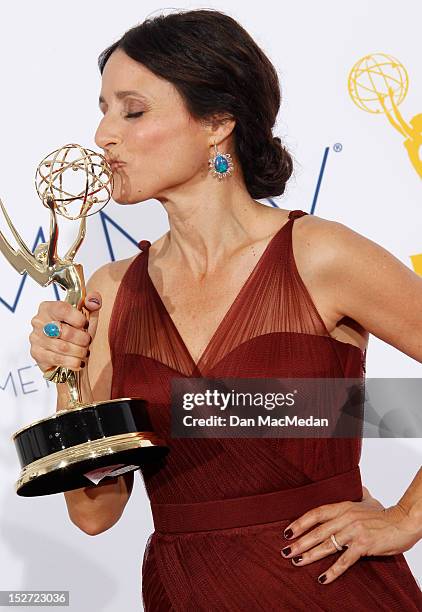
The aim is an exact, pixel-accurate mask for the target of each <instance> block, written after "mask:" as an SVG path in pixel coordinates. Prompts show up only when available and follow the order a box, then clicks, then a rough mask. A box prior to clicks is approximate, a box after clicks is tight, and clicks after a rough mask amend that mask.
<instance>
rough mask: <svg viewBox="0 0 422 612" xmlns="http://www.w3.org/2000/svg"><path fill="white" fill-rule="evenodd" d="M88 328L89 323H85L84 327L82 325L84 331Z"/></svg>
mask: <svg viewBox="0 0 422 612" xmlns="http://www.w3.org/2000/svg"><path fill="white" fill-rule="evenodd" d="M88 327H89V321H87V322H86V323H85V325H84V329H88Z"/></svg>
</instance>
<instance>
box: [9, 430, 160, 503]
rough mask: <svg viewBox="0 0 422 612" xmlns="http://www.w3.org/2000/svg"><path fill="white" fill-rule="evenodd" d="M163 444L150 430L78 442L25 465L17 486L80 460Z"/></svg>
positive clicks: (17, 488) (17, 487)
mask: <svg viewBox="0 0 422 612" xmlns="http://www.w3.org/2000/svg"><path fill="white" fill-rule="evenodd" d="M163 444H164V443H163V441H162V440H161V439H160V438H159V437H158V436H157V435H156V434H155V433H154V432H150V431H148V432H133V433H125V434H119V435H116V436H110V437H108V438H100V439H99V440H92V441H90V442H84V443H83V444H78V445H77V446H72V447H71V448H67V449H64V450H61V451H58V452H56V453H52V454H51V455H48V456H47V457H42V458H41V459H37V460H36V461H33V462H32V463H30V464H29V465H27V466H25V467H24V468H23V469H22V472H21V475H20V477H19V479H18V480H17V482H16V487H15V488H16V491H18V490H19V489H20V488H21V487H22V486H23V485H25V484H28V482H30V481H31V480H33V479H34V478H38V477H39V476H43V475H45V474H49V473H50V472H53V471H55V470H58V469H62V468H65V467H67V466H68V465H72V464H74V463H78V462H80V461H85V460H87V459H95V458H96V457H102V456H104V455H110V457H112V456H113V455H114V454H115V453H116V452H121V451H126V450H132V449H135V448H142V447H147V446H161V445H163ZM107 451H108V452H107ZM87 484H88V483H87Z"/></svg>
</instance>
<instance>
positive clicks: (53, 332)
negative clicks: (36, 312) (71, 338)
mask: <svg viewBox="0 0 422 612" xmlns="http://www.w3.org/2000/svg"><path fill="white" fill-rule="evenodd" d="M42 330H43V332H44V334H45V335H46V336H47V337H48V338H60V336H61V335H62V323H61V321H49V323H46V324H45V325H44V327H43V328H42Z"/></svg>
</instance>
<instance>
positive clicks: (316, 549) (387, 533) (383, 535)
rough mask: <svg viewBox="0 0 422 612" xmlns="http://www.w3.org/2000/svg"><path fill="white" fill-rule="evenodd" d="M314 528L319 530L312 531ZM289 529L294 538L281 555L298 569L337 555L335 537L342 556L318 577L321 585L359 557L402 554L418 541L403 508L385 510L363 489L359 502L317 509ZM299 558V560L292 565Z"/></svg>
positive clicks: (297, 520)
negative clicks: (331, 536)
mask: <svg viewBox="0 0 422 612" xmlns="http://www.w3.org/2000/svg"><path fill="white" fill-rule="evenodd" d="M314 525H318V526H317V527H315V528H314V529H312V527H313V526H314ZM288 529H291V530H292V531H293V535H292V536H290V538H288V539H287V538H286V539H287V541H288V544H287V546H285V547H284V548H283V549H282V551H281V552H282V556H283V557H284V558H286V559H291V562H292V563H293V565H295V566H297V567H301V566H302V565H307V564H308V563H312V562H313V561H317V560H318V559H322V558H323V557H328V556H329V555H331V554H333V553H336V552H337V548H336V546H335V544H334V543H333V541H332V540H331V538H330V535H331V534H334V536H335V540H336V541H337V544H339V545H340V546H343V549H344V552H342V554H341V555H340V557H339V558H338V559H337V560H336V562H335V563H333V565H331V567H329V568H328V569H327V571H325V572H324V574H321V576H319V577H318V579H319V581H321V577H322V576H324V575H325V579H323V581H322V582H323V584H328V583H330V582H332V581H333V580H335V579H336V578H337V577H338V576H340V575H341V574H343V573H344V572H345V571H346V570H347V568H349V567H350V566H351V565H353V563H355V562H356V561H357V560H358V559H359V558H360V557H363V556H367V555H395V554H397V553H402V552H404V551H406V550H409V548H412V546H413V545H414V544H416V542H417V541H418V539H419V538H418V536H417V535H416V530H415V529H414V526H413V524H412V521H411V520H410V517H409V516H408V514H407V513H406V511H405V509H404V508H402V507H401V506H400V505H397V504H396V505H394V506H390V507H389V508H384V506H383V505H382V504H381V503H380V502H379V501H378V500H377V499H375V498H374V497H372V495H371V494H370V493H369V491H368V489H367V488H366V487H363V497H362V501H360V502H352V501H344V502H339V503H335V504H324V505H322V506H318V507H316V508H313V509H312V510H309V511H308V512H306V513H305V514H303V515H302V516H301V517H299V518H298V519H296V520H295V521H293V522H292V523H290V525H288V527H286V528H285V530H284V534H285V533H286V531H287V530H288ZM309 530H310V531H309ZM305 532H307V533H305ZM304 533H305V535H302V534H304ZM284 534H283V535H284ZM284 537H286V536H284ZM290 540H294V541H292V542H290ZM287 548H290V551H288V552H287V554H285V553H284V552H283V551H286V549H287ZM299 556H301V557H302V559H301V560H299V559H296V562H295V560H294V559H295V558H297V557H299Z"/></svg>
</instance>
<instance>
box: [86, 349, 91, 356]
mask: <svg viewBox="0 0 422 612" xmlns="http://www.w3.org/2000/svg"><path fill="white" fill-rule="evenodd" d="M90 354H91V351H90V350H89V349H88V352H87V354H86V356H87V357H89V356H90Z"/></svg>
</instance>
